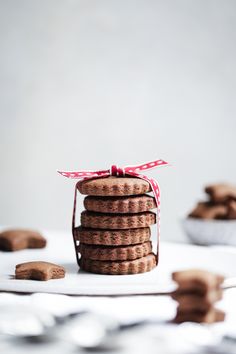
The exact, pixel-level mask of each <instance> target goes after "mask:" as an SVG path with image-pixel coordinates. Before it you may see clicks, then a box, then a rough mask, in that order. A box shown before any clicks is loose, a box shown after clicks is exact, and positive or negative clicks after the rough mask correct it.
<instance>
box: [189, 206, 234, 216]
mask: <svg viewBox="0 0 236 354" xmlns="http://www.w3.org/2000/svg"><path fill="white" fill-rule="evenodd" d="M227 213H228V209H227V206H226V205H224V204H212V203H211V202H200V203H198V204H197V206H196V208H195V209H194V210H193V211H192V212H191V213H190V214H189V217H192V218H200V219H225V218H226V217H227Z"/></svg>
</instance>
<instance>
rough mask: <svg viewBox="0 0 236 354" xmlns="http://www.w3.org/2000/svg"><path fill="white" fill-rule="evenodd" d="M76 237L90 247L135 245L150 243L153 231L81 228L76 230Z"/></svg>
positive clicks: (143, 229) (148, 229)
mask: <svg viewBox="0 0 236 354" xmlns="http://www.w3.org/2000/svg"><path fill="white" fill-rule="evenodd" d="M74 237H75V238H76V239H77V240H78V241H80V242H82V243H86V244H90V245H105V246H121V245H135V244H138V243H143V242H146V241H149V240H150V237H151V230H150V228H149V227H142V228H138V229H124V230H102V229H91V228H85V227H81V226H79V227H76V228H75V229H74Z"/></svg>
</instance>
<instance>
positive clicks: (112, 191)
mask: <svg viewBox="0 0 236 354" xmlns="http://www.w3.org/2000/svg"><path fill="white" fill-rule="evenodd" d="M78 189H79V191H80V193H81V194H87V195H95V196H96V195H97V196H125V195H126V196H127V195H137V194H145V193H148V192H150V191H151V186H150V184H149V183H148V182H147V181H144V180H142V179H140V178H136V177H113V176H109V177H105V178H96V179H90V180H83V181H80V182H79V183H78Z"/></svg>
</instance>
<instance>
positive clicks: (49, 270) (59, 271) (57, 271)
mask: <svg viewBox="0 0 236 354" xmlns="http://www.w3.org/2000/svg"><path fill="white" fill-rule="evenodd" d="M15 277H16V279H32V280H44V281H45V280H49V279H59V278H64V277H65V269H64V268H63V267H61V266H59V265H57V264H53V263H49V262H39V261H37V262H26V263H21V264H17V266H16V270H15Z"/></svg>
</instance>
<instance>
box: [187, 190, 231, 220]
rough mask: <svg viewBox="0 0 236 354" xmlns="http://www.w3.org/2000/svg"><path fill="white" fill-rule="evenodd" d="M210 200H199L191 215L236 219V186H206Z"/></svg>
mask: <svg viewBox="0 0 236 354" xmlns="http://www.w3.org/2000/svg"><path fill="white" fill-rule="evenodd" d="M205 192H206V194H207V195H208V200H207V201H203V202H199V203H198V204H197V205H196V207H195V208H194V209H193V210H192V211H191V213H190V214H189V217H192V218H200V219H208V220H210V219H223V220H227V219H228V220H230V219H231V220H233V219H236V187H235V186H232V185H230V184H213V185H210V186H207V187H206V188H205Z"/></svg>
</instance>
